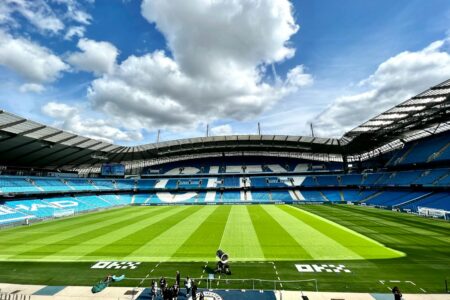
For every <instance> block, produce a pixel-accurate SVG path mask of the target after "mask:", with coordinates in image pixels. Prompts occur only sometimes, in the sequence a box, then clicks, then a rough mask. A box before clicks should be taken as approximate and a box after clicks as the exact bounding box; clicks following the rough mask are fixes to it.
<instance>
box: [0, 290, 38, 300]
mask: <svg viewBox="0 0 450 300" xmlns="http://www.w3.org/2000/svg"><path fill="white" fill-rule="evenodd" d="M30 299H31V296H30V295H23V294H15V293H5V292H2V291H1V290H0V300H30Z"/></svg>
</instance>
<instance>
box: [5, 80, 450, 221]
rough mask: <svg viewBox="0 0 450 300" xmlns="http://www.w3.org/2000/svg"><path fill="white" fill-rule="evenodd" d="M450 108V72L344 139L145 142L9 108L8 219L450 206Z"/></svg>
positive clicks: (226, 138) (266, 137) (233, 138)
mask: <svg viewBox="0 0 450 300" xmlns="http://www.w3.org/2000/svg"><path fill="white" fill-rule="evenodd" d="M416 104H420V105H419V106H416ZM448 105H450V80H448V81H446V82H443V83H441V84H439V85H436V86H434V87H432V88H430V89H429V90H427V91H425V92H423V93H421V94H419V95H417V96H415V97H412V98H410V99H408V100H406V101H405V102H402V103H400V104H399V105H397V106H396V107H394V108H392V109H390V110H388V111H386V112H384V113H381V114H380V115H378V116H376V117H375V118H373V119H371V120H368V121H367V122H365V123H363V124H361V125H360V126H358V127H356V128H354V129H353V130H351V131H349V132H347V133H345V134H344V135H343V137H342V138H340V139H333V138H318V137H306V136H281V135H237V136H221V137H209V136H208V137H202V138H192V139H183V140H177V141H166V142H160V143H156V144H147V145H142V146H139V147H125V146H118V145H113V144H109V143H105V142H101V141H95V140H92V139H89V138H85V137H80V136H77V135H74V134H71V133H67V132H64V131H61V130H58V129H55V128H51V127H48V126H44V125H40V124H38V123H36V122H33V121H29V120H26V119H23V118H21V117H19V116H16V115H14V114H10V113H8V112H5V111H0V124H2V126H1V127H0V133H1V135H0V153H1V154H2V155H1V156H0V171H1V175H0V205H1V206H0V216H1V219H0V220H1V222H2V224H3V223H7V222H13V221H14V220H15V221H17V220H18V221H21V220H25V219H27V218H28V219H30V218H33V219H36V218H51V217H54V216H55V213H56V214H57V212H58V211H61V210H66V209H72V210H74V211H75V212H76V213H78V212H84V211H91V210H97V209H105V208H110V207H114V206H119V205H166V204H181V203H185V204H226V203H266V202H267V203H274V202H285V203H308V202H315V203H333V204H334V203H346V202H351V203H356V204H364V205H371V206H377V207H386V208H396V209H399V210H405V211H409V212H415V213H416V212H418V210H419V208H420V207H427V208H431V209H438V210H444V211H447V212H448V213H449V214H450V207H449V201H450V200H449V199H450V197H449V195H450V193H449V189H450V121H448V120H449V119H450V118H449V115H447V114H448V112H447V111H446V110H443V108H445V107H447V106H448ZM414 107H415V108H417V109H419V108H420V118H417V117H416V116H415V113H416V112H415V111H414V109H412V108H414ZM400 120H401V122H397V121H400ZM408 124H409V125H408ZM411 124H413V125H414V126H411ZM19 125H20V126H19ZM21 128H22V129H21ZM27 128H28V129H27ZM29 128H36V132H34V131H33V130H32V131H31V132H29V130H30V129H29ZM41 130H43V131H45V134H41V133H39V132H40V131H41ZM38 133H39V134H38ZM72 139H73V143H72V142H70V141H71V140H72ZM43 145H44V146H45V147H43ZM20 153H21V154H20ZM66 157H69V158H68V159H66ZM106 160H107V161H106ZM104 165H107V166H108V165H109V166H112V165H115V166H123V168H124V169H125V170H126V176H129V177H132V178H130V179H126V177H125V174H102V167H103V166H104Z"/></svg>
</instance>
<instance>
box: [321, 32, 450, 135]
mask: <svg viewBox="0 0 450 300" xmlns="http://www.w3.org/2000/svg"><path fill="white" fill-rule="evenodd" d="M449 45H450V40H448V39H447V40H439V41H436V42H433V43H431V44H430V45H429V46H427V47H426V48H424V49H422V50H419V51H404V52H402V53H399V54H398V55H395V56H393V57H391V58H389V59H388V60H386V61H385V62H383V63H382V64H380V65H379V66H378V68H377V70H376V71H375V72H374V73H373V74H372V75H370V76H369V77H368V78H366V79H364V80H362V81H361V82H360V83H359V88H362V89H363V91H362V92H360V93H356V94H353V95H344V96H342V97H339V98H337V99H336V100H335V101H334V102H333V103H332V104H331V105H330V106H329V107H328V108H327V109H326V110H325V111H324V112H322V113H321V114H320V115H319V116H317V117H316V118H315V119H314V120H313V123H314V125H315V129H316V132H317V133H318V134H319V135H321V136H326V137H329V136H335V137H338V136H341V135H342V134H343V133H345V132H347V131H349V130H351V129H353V128H354V127H356V126H358V125H360V124H362V123H363V122H365V121H367V120H368V119H370V118H372V117H374V116H376V115H378V114H380V113H382V112H384V111H386V110H387V109H389V108H390V107H392V106H395V105H397V104H399V103H401V102H403V101H405V100H407V99H408V98H410V97H412V96H414V95H416V94H418V93H420V92H422V91H424V90H426V89H427V88H429V87H430V86H432V85H435V84H437V83H440V82H442V81H444V80H446V79H448V74H450V54H449V52H448V47H449Z"/></svg>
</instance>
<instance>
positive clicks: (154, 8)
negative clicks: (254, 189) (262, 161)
mask: <svg viewBox="0 0 450 300" xmlns="http://www.w3.org/2000/svg"><path fill="white" fill-rule="evenodd" d="M449 78H450V1H448V0H428V1H423V0H396V1H392V0H389V1H387V0H377V1H370V0H366V1H362V0H340V1H334V0H292V1H288V0H189V1H185V0H170V1H167V0H142V1H141V0H1V1H0V109H3V110H6V111H8V112H12V113H15V114H17V115H20V116H22V117H25V118H28V119H31V120H34V121H38V122H41V123H44V124H46V125H50V126H54V127H57V128H61V129H64V130H67V131H70V132H74V133H76V134H80V135H83V136H88V137H91V138H95V139H100V140H104V141H108V142H113V143H116V144H120V145H139V144H146V143H153V142H155V141H156V136H157V132H158V130H160V132H161V134H160V140H161V141H164V140H172V139H178V138H190V137H198V136H205V135H206V127H207V124H208V125H209V129H210V131H209V134H210V135H225V134H227V135H228V134H256V133H257V124H258V122H259V123H260V124H261V132H262V134H281V135H284V134H288V135H311V132H310V124H311V123H312V124H313V128H314V132H315V134H316V136H320V137H337V138H339V137H341V136H342V135H343V134H344V133H345V132H347V131H349V130H351V129H352V128H354V127H356V126H358V125H360V124H362V123H363V122H364V121H366V120H368V119H370V118H372V117H374V116H376V115H377V114H379V113H381V112H383V111H385V110H387V109H389V108H390V107H392V106H394V105H396V104H399V103H401V102H403V101H405V100H407V99H408V98H409V97H412V96H414V95H416V94H418V93H420V92H421V91H423V90H426V89H427V88H429V87H430V86H433V85H435V84H438V83H440V82H442V81H444V80H446V79H449Z"/></svg>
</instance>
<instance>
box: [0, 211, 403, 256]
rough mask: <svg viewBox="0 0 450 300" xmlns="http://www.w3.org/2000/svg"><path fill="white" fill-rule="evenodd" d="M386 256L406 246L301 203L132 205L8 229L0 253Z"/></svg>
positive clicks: (0, 241) (2, 236)
mask: <svg viewBox="0 0 450 300" xmlns="http://www.w3.org/2000/svg"><path fill="white" fill-rule="evenodd" d="M218 248H223V249H225V250H226V251H227V252H228V253H229V255H230V256H231V257H232V258H233V259H234V260H239V261H258V260H270V261H273V260H296V259H297V260H326V259H328V260H329V259H346V260H351V259H373V258H376V259H379V258H394V257H400V256H402V253H401V252H398V251H395V250H393V249H389V248H387V247H385V246H384V245H382V244H380V243H378V242H376V241H374V240H372V239H370V238H367V237H365V236H363V235H361V234H359V233H356V232H354V231H352V230H350V229H348V228H345V227H343V226H341V225H338V224H336V223H334V222H332V221H329V220H326V219H324V218H322V217H319V216H317V215H314V214H311V213H309V212H306V211H304V210H301V209H298V208H295V207H293V206H276V205H265V206H264V205H249V206H228V205H220V206H166V207H128V208H125V209H122V210H111V211H106V212H100V213H94V214H88V215H83V216H79V217H76V218H70V219H66V220H61V221H52V222H46V223H41V224H36V225H33V226H29V227H27V228H24V227H21V228H13V229H8V230H3V231H1V232H0V260H11V261H21V260H23V261H98V260H131V261H208V260H210V261H211V260H214V254H215V251H216V250H217V249H218Z"/></svg>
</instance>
